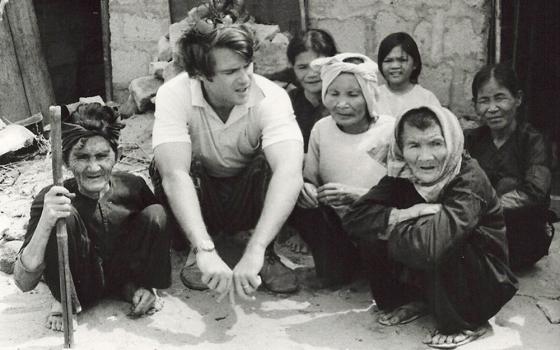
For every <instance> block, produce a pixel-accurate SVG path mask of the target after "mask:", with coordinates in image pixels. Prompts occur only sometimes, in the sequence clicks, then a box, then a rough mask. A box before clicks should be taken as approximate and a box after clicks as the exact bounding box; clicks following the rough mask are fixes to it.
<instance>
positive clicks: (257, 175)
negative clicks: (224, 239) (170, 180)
mask: <svg viewBox="0 0 560 350" xmlns="http://www.w3.org/2000/svg"><path fill="white" fill-rule="evenodd" d="M190 175H191V178H192V179H193V182H194V184H195V187H196V191H197V195H198V200H199V202H200V209H201V211H202V217H203V219H204V223H205V224H206V227H207V230H208V233H210V235H212V236H215V235H217V234H218V233H221V232H223V233H227V234H233V233H235V232H238V231H243V230H248V229H252V228H254V227H255V225H256V224H257V221H258V220H259V218H260V215H261V212H262V209H263V206H264V200H265V196H266V191H267V189H268V184H269V182H270V178H271V176H272V171H271V169H270V166H269V165H268V162H267V160H266V158H265V156H264V154H263V153H259V154H258V155H257V156H256V157H255V159H253V161H252V162H251V163H250V164H249V165H248V166H247V168H245V169H244V170H243V171H242V172H241V173H240V174H239V175H236V176H233V177H226V178H218V177H212V176H210V175H208V173H207V172H206V170H205V169H204V167H203V165H202V162H200V161H197V160H193V162H192V163H191V172H190ZM150 177H151V179H152V183H153V185H154V192H155V195H156V197H157V199H158V201H159V202H160V203H162V204H163V205H164V206H165V208H166V211H167V213H168V216H169V217H170V218H171V220H170V221H171V222H170V231H171V232H170V233H171V235H172V237H173V241H174V244H173V245H174V248H176V249H181V248H183V249H184V248H185V247H186V246H187V242H186V239H185V236H184V235H183V234H182V230H181V229H180V227H179V225H178V223H177V221H176V220H175V217H174V215H173V213H172V211H171V208H170V207H169V202H168V200H167V196H166V195H165V192H164V191H163V186H162V182H161V176H160V174H159V172H158V171H157V168H156V167H155V162H152V164H151V166H150Z"/></svg>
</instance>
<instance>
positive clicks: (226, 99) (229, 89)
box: [202, 48, 253, 108]
mask: <svg viewBox="0 0 560 350" xmlns="http://www.w3.org/2000/svg"><path fill="white" fill-rule="evenodd" d="M211 54H212V55H213V57H214V61H215V66H214V76H213V77H212V78H211V79H207V78H205V77H203V78H202V82H203V84H204V89H205V91H206V94H207V97H208V99H209V101H208V102H209V103H210V104H211V105H212V106H213V107H215V108H233V106H236V105H242V104H244V103H247V101H248V100H249V89H250V87H251V82H252V79H253V63H252V62H247V61H245V59H244V58H243V57H242V56H241V55H239V54H238V53H236V52H235V51H233V50H230V49H225V48H215V49H213V50H212V51H211Z"/></svg>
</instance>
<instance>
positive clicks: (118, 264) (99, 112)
mask: <svg viewBox="0 0 560 350" xmlns="http://www.w3.org/2000/svg"><path fill="white" fill-rule="evenodd" d="M116 120H117V115H116V113H115V112H114V111H113V110H112V109H111V108H109V107H106V106H102V105H100V104H99V103H92V104H84V105H80V106H79V107H78V109H77V110H76V111H75V112H73V113H72V114H71V115H70V118H69V121H67V122H66V123H64V122H63V124H62V154H63V159H64V163H65V165H66V167H67V168H68V169H69V170H70V171H71V172H72V174H73V176H74V177H73V178H71V179H69V180H67V181H65V182H64V185H63V186H48V187H46V188H44V189H43V190H41V191H40V193H39V194H38V195H37V196H36V198H35V200H34V201H33V204H32V205H31V217H30V219H29V224H28V227H27V233H26V236H25V241H24V243H23V247H22V248H21V251H20V254H19V257H18V260H17V261H16V264H15V267H14V278H15V282H16V284H17V286H18V287H19V288H20V289H21V290H23V291H29V290H31V289H33V288H35V286H36V285H37V283H38V282H39V280H40V278H41V276H42V275H43V274H44V278H45V282H46V283H47V285H48V287H49V289H50V291H51V293H52V295H53V296H54V298H55V299H56V300H55V301H54V303H53V306H52V309H51V312H50V313H49V315H48V317H47V324H46V326H47V327H48V328H51V329H53V330H59V331H60V330H62V306H61V304H60V287H59V275H58V260H57V256H58V251H57V243H56V232H55V231H56V230H55V224H56V222H57V220H58V219H61V218H64V219H65V220H66V226H67V231H68V250H69V263H70V270H71V273H72V277H73V281H74V283H75V287H76V294H77V297H78V300H79V301H80V303H81V305H83V306H84V307H87V306H90V305H92V304H93V303H94V302H96V301H98V300H100V299H101V298H103V297H105V296H108V295H111V294H120V295H121V296H122V297H124V299H125V300H127V301H129V302H130V303H132V306H131V315H134V316H140V315H143V314H146V313H148V314H150V313H153V312H154V311H157V309H158V308H159V307H161V302H160V301H159V300H158V298H157V294H156V291H155V288H167V287H169V285H170V283H171V264H170V258H169V239H168V237H167V236H166V235H165V225H166V216H165V212H164V210H163V207H162V206H161V205H159V204H156V199H155V197H154V195H153V194H152V192H151V191H150V189H149V188H148V186H147V185H146V183H145V181H144V180H143V179H142V178H140V177H138V176H134V175H130V174H126V173H117V172H113V166H114V165H115V163H116V160H117V153H118V152H117V146H118V138H119V133H120V129H121V128H122V127H123V125H122V124H119V123H117V122H116ZM74 308H76V305H74ZM74 311H79V310H74Z"/></svg>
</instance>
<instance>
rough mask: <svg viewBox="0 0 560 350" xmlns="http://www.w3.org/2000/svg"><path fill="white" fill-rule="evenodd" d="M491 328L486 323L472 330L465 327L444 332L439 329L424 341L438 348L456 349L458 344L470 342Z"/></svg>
mask: <svg viewBox="0 0 560 350" xmlns="http://www.w3.org/2000/svg"><path fill="white" fill-rule="evenodd" d="M488 329H489V325H488V324H485V325H482V326H480V327H478V328H477V329H475V330H473V331H470V330H468V329H464V330H461V331H458V332H456V333H452V334H443V333H441V332H440V331H438V330H435V331H433V332H432V333H431V334H428V335H427V336H426V338H425V339H424V341H423V343H424V344H426V345H428V346H430V347H432V348H436V349H455V348H456V347H458V346H461V345H465V344H467V343H470V342H472V341H474V340H476V339H478V338H479V337H481V336H482V335H484V334H485V333H486V332H487V331H488Z"/></svg>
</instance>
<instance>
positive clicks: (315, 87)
mask: <svg viewBox="0 0 560 350" xmlns="http://www.w3.org/2000/svg"><path fill="white" fill-rule="evenodd" d="M319 57H324V56H321V55H318V54H317V53H315V52H313V51H304V52H302V53H300V54H299V55H297V56H296V59H295V60H294V74H295V75H296V78H297V80H298V82H299V83H300V84H301V87H302V88H303V89H304V90H305V91H307V92H309V93H312V94H320V93H321V72H320V71H319V70H314V69H311V67H310V66H309V64H310V63H311V61H313V60H314V59H316V58H319Z"/></svg>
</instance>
